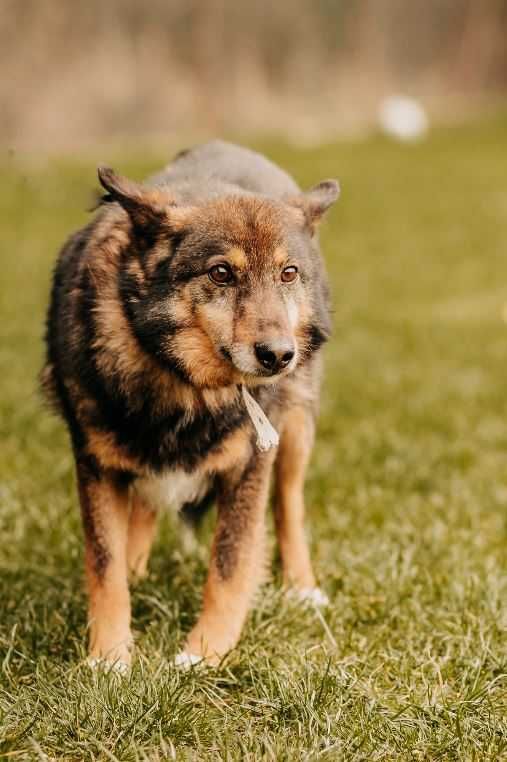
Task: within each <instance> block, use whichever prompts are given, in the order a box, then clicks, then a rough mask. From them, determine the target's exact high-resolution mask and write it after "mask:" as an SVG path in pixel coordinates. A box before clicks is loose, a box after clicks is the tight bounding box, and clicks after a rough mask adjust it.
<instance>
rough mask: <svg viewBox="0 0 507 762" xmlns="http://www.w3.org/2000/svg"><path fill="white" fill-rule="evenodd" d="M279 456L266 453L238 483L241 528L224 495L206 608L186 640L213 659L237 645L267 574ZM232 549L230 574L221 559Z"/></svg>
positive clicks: (197, 652)
mask: <svg viewBox="0 0 507 762" xmlns="http://www.w3.org/2000/svg"><path fill="white" fill-rule="evenodd" d="M273 458H274V453H273V451H271V452H270V453H267V454H265V455H263V456H262V457H260V458H259V462H258V465H257V467H256V468H255V470H254V472H253V473H252V474H250V475H249V477H248V478H246V479H244V480H243V482H242V483H241V484H240V485H239V486H238V493H239V494H238V495H237V504H236V511H237V514H239V515H236V516H235V518H234V522H239V524H240V525H242V526H241V531H238V532H234V530H231V527H230V525H231V524H232V523H233V521H231V516H230V514H229V510H228V508H229V507H228V506H227V505H226V504H225V503H223V502H221V501H220V499H219V502H218V520H217V525H216V528H215V536H214V540H213V546H212V549H211V559H210V566H209V572H208V578H207V580H206V584H205V587H204V594H203V608H202V612H201V615H200V617H199V619H198V621H197V623H196V624H195V626H194V628H193V629H192V631H191V632H190V634H189V635H188V638H187V641H186V643H185V650H186V651H187V652H188V653H191V654H195V655H196V656H203V657H205V658H206V660H207V661H208V663H210V664H217V663H218V662H219V661H220V659H221V658H222V657H223V656H224V655H225V654H226V653H227V652H228V651H229V650H230V649H231V648H233V647H234V646H235V645H236V643H237V641H238V639H239V636H240V633H241V628H242V627H243V624H244V622H245V619H246V616H247V613H248V609H249V607H250V604H251V601H252V598H253V595H254V593H255V591H256V590H257V588H258V586H259V584H260V582H261V581H262V579H263V576H264V572H265V558H264V539H265V510H266V504H267V498H268V489H269V473H270V470H271V466H272V463H273ZM243 500H245V502H246V505H243V502H242V501H243ZM241 511H244V513H243V514H242V513H241ZM228 553H234V556H235V562H234V564H233V565H232V573H231V574H226V575H224V574H223V572H222V571H221V569H220V562H221V557H223V556H227V554H228Z"/></svg>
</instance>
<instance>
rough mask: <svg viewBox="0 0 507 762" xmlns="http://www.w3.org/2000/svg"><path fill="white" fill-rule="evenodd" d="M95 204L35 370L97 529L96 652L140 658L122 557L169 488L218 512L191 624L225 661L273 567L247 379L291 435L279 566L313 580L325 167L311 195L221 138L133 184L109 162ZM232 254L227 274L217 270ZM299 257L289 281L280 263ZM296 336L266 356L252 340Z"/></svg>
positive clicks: (201, 649) (67, 250)
mask: <svg viewBox="0 0 507 762" xmlns="http://www.w3.org/2000/svg"><path fill="white" fill-rule="evenodd" d="M99 175H100V178H101V182H102V184H103V185H104V187H105V188H106V191H107V194H106V195H105V197H104V199H103V201H102V204H101V206H100V208H99V210H98V213H97V215H96V217H95V219H94V220H93V221H92V222H91V223H90V224H89V225H88V226H86V227H85V228H83V229H82V230H80V231H78V232H77V233H75V234H74V235H73V236H71V237H70V239H69V240H68V241H67V243H66V245H65V246H64V248H63V250H62V252H61V253H60V256H59V259H58V263H57V266H56V270H55V274H54V282H53V289H52V295H51V304H50V308H49V312H48V320H47V362H46V365H45V367H44V369H43V372H42V384H43V388H44V390H45V393H46V395H47V397H48V398H49V399H50V400H51V401H52V402H53V404H54V406H55V407H56V408H57V409H58V410H59V412H60V413H61V415H62V416H63V418H64V419H65V421H66V423H67V425H68V428H69V431H70V435H71V439H72V445H73V449H74V454H75V459H76V468H77V478H78V486H79V494H80V502H81V510H82V517H83V526H84V532H85V540H86V570H87V578H88V588H89V595H90V641H91V642H90V652H91V656H93V657H94V658H103V659H109V660H111V661H114V660H121V661H123V662H127V663H128V662H129V660H130V650H131V636H130V626H129V620H130V609H129V593H128V585H127V570H128V569H130V571H131V573H134V574H136V575H139V574H142V573H144V572H145V570H146V564H147V560H148V555H149V550H150V546H151V542H152V539H153V536H154V534H155V525H156V511H157V508H158V506H159V503H160V502H164V497H163V493H162V498H160V494H161V488H162V489H163V490H165V491H166V492H167V502H173V503H175V504H176V507H181V506H183V505H184V506H185V510H186V511H187V512H189V513H191V511H192V506H193V505H197V504H202V503H203V502H206V501H209V499H210V496H215V499H216V502H217V506H218V519H217V528H216V534H215V540H214V543H213V548H212V554H211V562H210V570H209V575H208V581H207V583H206V587H205V591H204V604H203V611H202V614H201V617H200V619H199V621H198V623H197V624H196V626H195V628H194V630H193V631H192V632H191V633H190V635H189V638H188V640H187V644H186V649H187V651H188V652H190V653H192V654H197V655H200V656H202V657H205V658H206V659H207V660H208V661H210V662H216V661H217V660H218V659H220V658H221V657H222V656H223V654H224V653H225V652H226V651H227V650H228V649H230V648H231V647H232V646H233V645H234V644H235V643H236V641H237V639H238V637H239V634H240V631H241V627H242V624H243V621H244V619H245V617H246V614H247V611H248V606H249V602H250V600H251V597H252V595H253V593H254V591H255V589H256V587H257V584H258V582H259V580H260V577H261V571H262V565H263V564H262V540H263V533H264V513H265V507H266V502H267V496H268V486H269V478H270V472H271V469H272V464H273V462H274V459H275V455H276V454H275V453H274V452H270V453H267V454H261V453H259V452H258V451H257V449H256V446H255V431H254V430H253V427H252V424H251V422H250V419H249V417H248V415H247V412H246V410H245V407H244V403H243V401H242V397H241V394H240V386H239V385H240V384H242V383H245V384H246V385H247V386H248V387H249V389H250V392H251V394H252V395H253V396H254V397H255V398H256V399H257V401H258V402H259V404H260V405H261V406H262V408H263V409H264V411H265V412H266V414H267V415H268V417H269V418H270V420H271V421H272V423H273V424H274V425H275V427H277V428H278V430H279V432H280V435H281V443H280V447H279V454H278V460H277V474H278V488H277V495H278V500H277V527H278V529H279V536H280V541H281V549H282V560H283V564H284V570H285V578H286V581H287V583H288V584H291V585H295V586H296V587H300V588H305V589H306V588H309V587H312V586H313V585H314V578H313V573H312V571H311V565H310V561H309V555H308V551H307V548H306V543H305V540H304V533H303V493H302V490H303V482H304V470H305V467H306V464H307V461H308V457H309V453H310V450H311V444H312V438H313V427H314V426H313V422H314V417H315V412H316V408H317V401H318V386H319V348H320V346H321V345H322V344H323V342H324V341H325V340H326V339H327V337H328V335H329V330H330V319H329V305H328V291H327V285H326V278H325V273H324V269H323V265H322V261H321V258H320V254H319V249H318V243H317V238H316V234H315V228H316V225H317V223H318V221H319V219H320V217H321V216H322V214H323V213H324V212H325V211H326V209H327V208H328V207H329V206H330V204H331V203H332V202H333V201H334V200H335V198H336V196H337V186H336V184H335V183H333V182H332V181H327V182H324V183H321V184H320V185H319V186H317V187H316V188H315V189H313V190H312V191H309V192H308V193H306V194H304V193H302V192H301V191H300V190H299V188H298V187H297V185H296V184H295V183H294V181H293V180H292V179H291V178H290V177H289V176H288V175H286V174H285V173H284V172H283V171H282V170H281V169H279V168H278V167H276V166H275V165H273V164H271V163H270V162H269V161H268V160H267V159H265V158H264V157H262V156H260V155H258V154H255V153H253V152H251V151H248V150H245V149H242V148H239V147H237V146H233V145H229V144H226V143H222V142H213V143H209V144H207V145H204V146H201V147H198V148H195V149H193V150H190V151H186V152H183V153H181V154H180V155H179V156H178V157H177V158H176V159H175V160H174V162H173V163H172V164H170V165H169V166H168V167H167V169H166V170H165V171H164V172H162V173H161V174H159V175H157V176H155V177H154V178H152V179H151V181H149V182H148V183H147V184H146V185H138V184H135V183H133V182H131V181H129V180H126V179H125V178H121V177H119V176H117V175H116V174H114V173H113V172H112V171H111V170H108V169H105V168H104V169H102V170H100V172H99ZM221 263H225V264H226V266H227V268H228V269H229V271H230V273H231V274H232V281H231V282H230V283H227V284H223V285H220V284H217V283H216V282H213V280H212V278H211V277H210V275H209V273H210V269H211V268H212V267H213V266H214V265H216V264H221ZM287 267H289V268H290V267H292V268H294V267H296V268H297V271H298V274H297V278H296V280H295V281H294V282H290V283H287V282H284V281H283V280H282V278H281V273H282V271H284V269H285V268H287ZM280 337H282V338H283V339H284V341H290V342H292V344H293V347H294V357H293V359H291V361H290V363H289V364H288V365H287V367H284V368H282V369H280V370H279V371H276V372H271V371H267V370H266V369H265V368H264V367H262V365H260V364H259V362H258V361H257V359H256V355H255V351H254V346H255V345H257V344H262V345H263V346H264V345H270V344H273V345H275V344H276V342H277V341H279V340H280Z"/></svg>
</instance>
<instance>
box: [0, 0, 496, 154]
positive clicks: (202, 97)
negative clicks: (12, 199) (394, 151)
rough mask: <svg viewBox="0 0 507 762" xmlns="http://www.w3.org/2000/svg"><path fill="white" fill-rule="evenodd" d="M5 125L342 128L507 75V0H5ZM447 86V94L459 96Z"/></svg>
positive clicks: (9, 130)
mask: <svg viewBox="0 0 507 762" xmlns="http://www.w3.org/2000/svg"><path fill="white" fill-rule="evenodd" d="M0 67H1V69H0V70H1V71H2V76H1V78H0V140H2V142H4V143H5V145H9V144H10V143H13V142H14V143H20V144H23V143H25V142H27V143H30V144H34V145H37V144H41V145H44V146H49V147H51V146H53V147H57V146H58V145H59V144H60V143H62V142H63V143H73V142H77V141H82V140H87V141H91V140H97V139H103V138H104V137H114V136H118V135H126V136H129V135H131V136H137V135H148V134H156V133H158V134H163V133H166V134H167V133H168V132H175V133H178V132H182V131H188V130H194V131H196V130H204V131H207V132H217V131H231V130H232V131H254V130H261V131H276V130H284V131H287V130H293V131H296V132H299V133H300V134H301V135H302V136H305V135H310V136H311V135H312V134H313V133H318V132H319V131H320V130H330V129H336V130H339V129H348V128H350V127H353V126H354V125H355V124H357V123H360V122H361V120H364V119H367V118H368V117H370V118H371V115H372V114H373V113H374V109H376V107H377V105H378V102H379V99H380V98H381V97H383V96H384V95H387V94H389V93H391V92H406V93H409V94H414V95H416V96H419V97H422V98H423V99H425V98H426V99H430V100H431V99H437V100H438V99H439V103H440V104H443V103H445V102H446V99H447V100H448V101H449V102H451V101H452V99H454V98H456V97H457V96H459V97H462V98H463V99H466V100H467V101H468V102H470V100H471V99H477V100H478V101H482V100H483V99H484V98H486V97H487V96H490V95H491V96H495V95H496V94H501V93H505V92H506V91H507V0H411V2H407V0H277V2H273V0H254V1H253V2H252V0H202V1H200V0H144V2H142V0H87V1H86V2H83V3H81V2H69V0H0ZM452 102H453V101H452Z"/></svg>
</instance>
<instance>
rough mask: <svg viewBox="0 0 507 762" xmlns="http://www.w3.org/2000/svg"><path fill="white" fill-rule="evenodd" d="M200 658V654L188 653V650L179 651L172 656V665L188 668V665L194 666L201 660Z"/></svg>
mask: <svg viewBox="0 0 507 762" xmlns="http://www.w3.org/2000/svg"><path fill="white" fill-rule="evenodd" d="M202 660H203V657H202V656H197V654H191V653H188V651H180V652H179V654H177V655H176V656H175V657H174V666H175V667H181V669H190V667H194V666H195V665H196V664H199V663H200V662H202Z"/></svg>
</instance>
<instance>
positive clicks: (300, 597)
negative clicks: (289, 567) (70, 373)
mask: <svg viewBox="0 0 507 762" xmlns="http://www.w3.org/2000/svg"><path fill="white" fill-rule="evenodd" d="M288 594H289V597H290V598H293V599H295V600H297V601H299V602H300V603H304V604H306V603H309V604H311V605H312V606H316V607H317V608H325V607H326V606H329V598H328V596H327V595H326V593H325V592H324V591H323V590H321V589H320V587H300V588H291V590H289V592H288Z"/></svg>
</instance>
